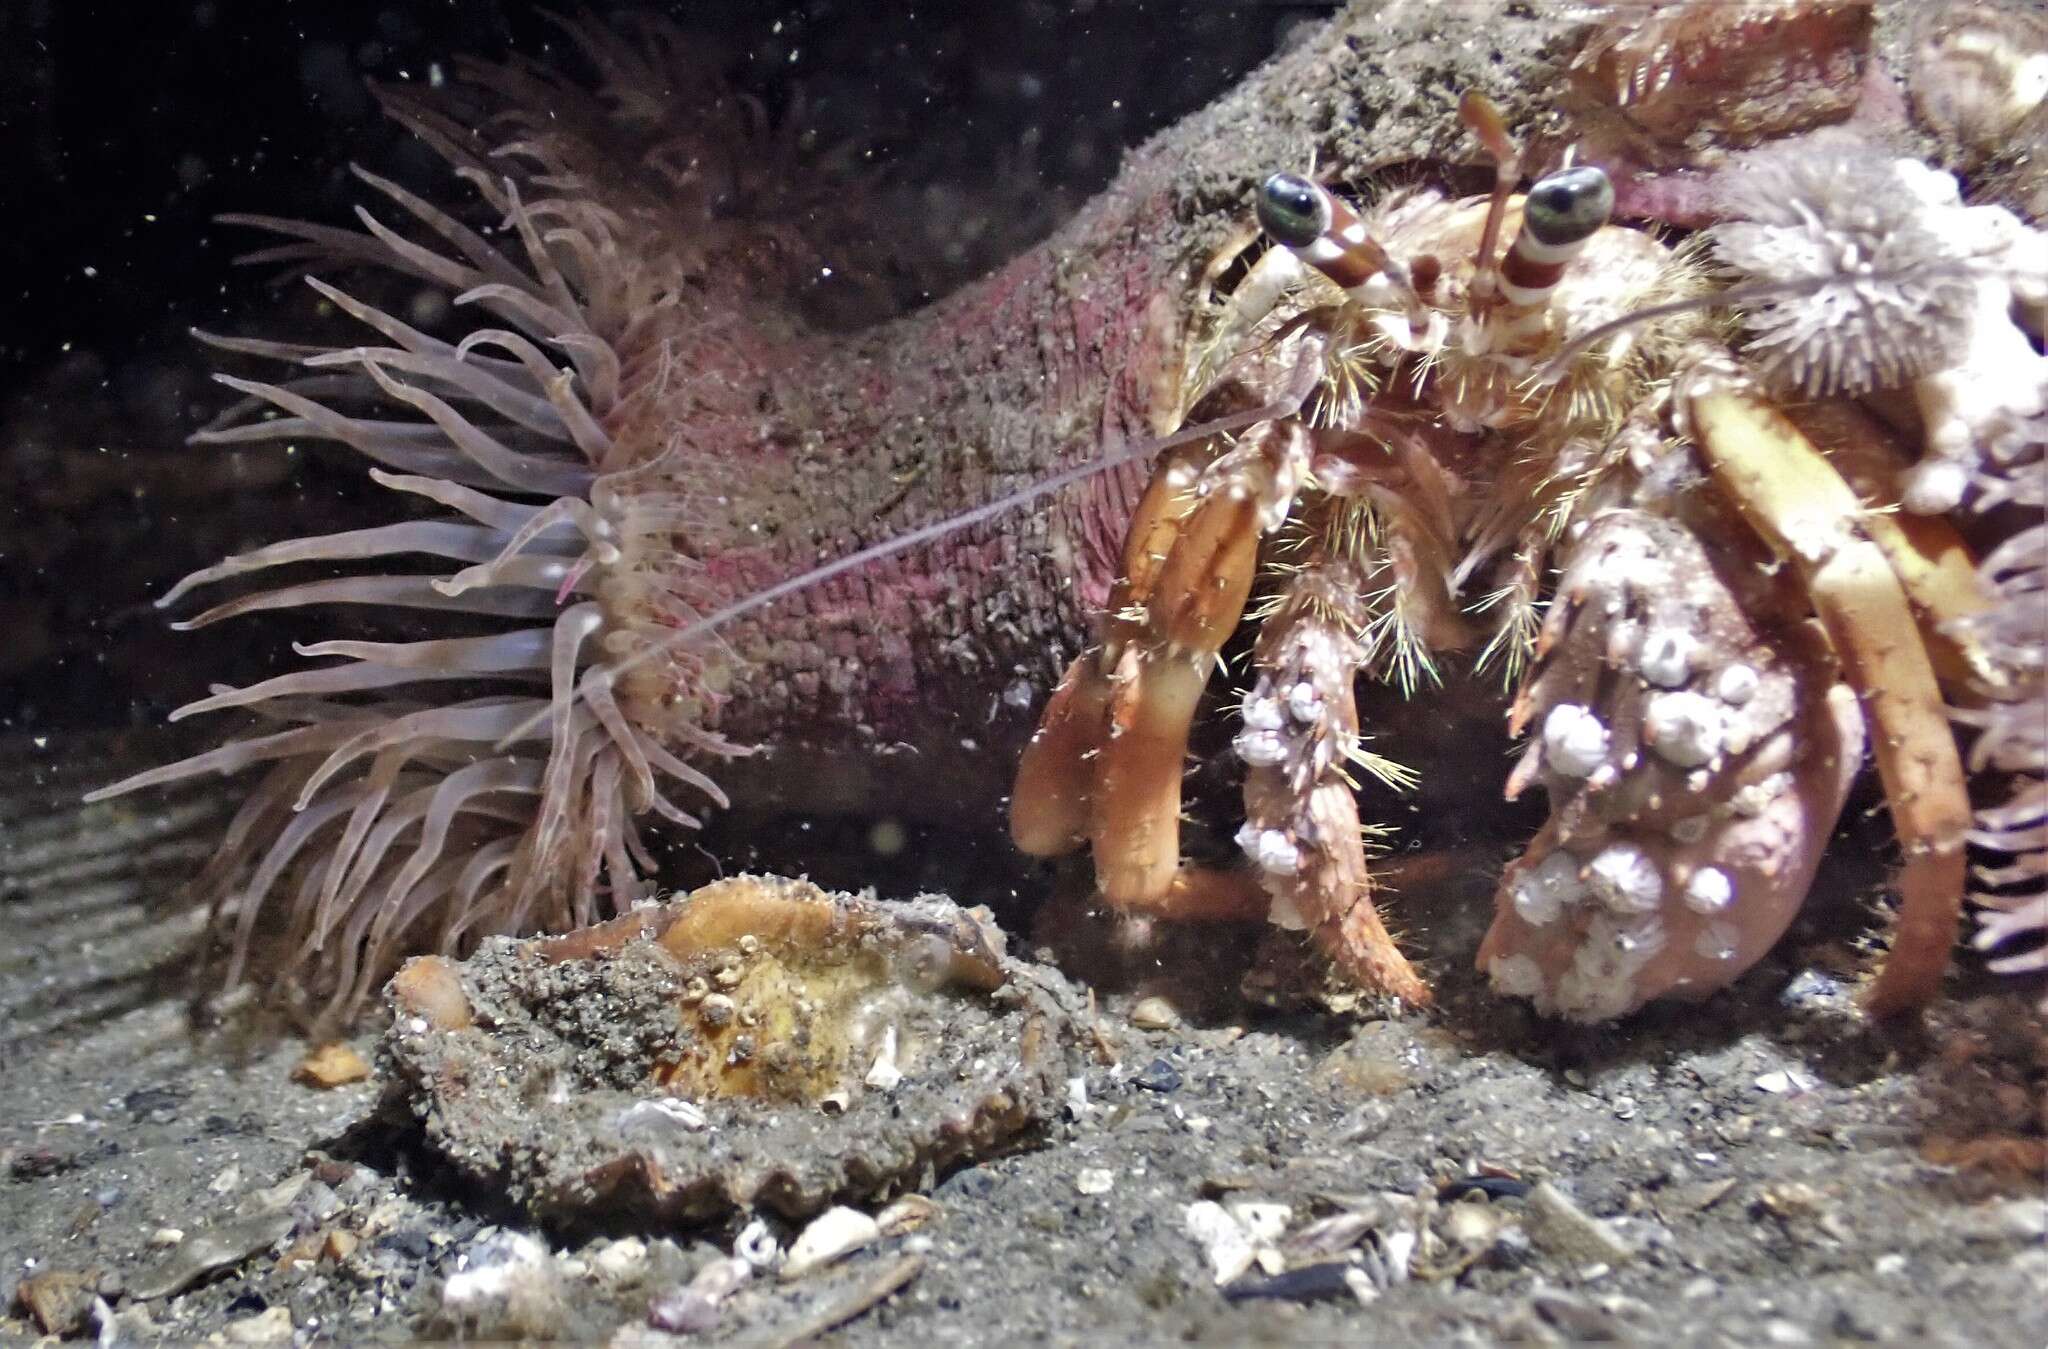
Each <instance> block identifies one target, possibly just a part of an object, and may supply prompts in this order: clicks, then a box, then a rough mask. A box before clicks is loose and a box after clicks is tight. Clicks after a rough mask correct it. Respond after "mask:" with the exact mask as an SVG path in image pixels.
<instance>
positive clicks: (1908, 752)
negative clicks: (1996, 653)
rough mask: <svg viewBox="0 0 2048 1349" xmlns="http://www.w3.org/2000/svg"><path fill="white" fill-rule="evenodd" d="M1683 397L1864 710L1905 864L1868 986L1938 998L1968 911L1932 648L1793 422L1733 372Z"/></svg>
mask: <svg viewBox="0 0 2048 1349" xmlns="http://www.w3.org/2000/svg"><path fill="white" fill-rule="evenodd" d="M1685 404H1686V407H1687V411H1688V413H1689V415H1690V418H1691V423H1692V426H1693V428H1694V431H1695V435H1696V438H1697V440H1698V442H1699V446H1700V452H1701V454H1702V456H1703V457H1704V458H1705V459H1706V461H1707V463H1708V466H1709V468H1710V469H1711V470H1712V472H1713V474H1714V477H1715V479H1716V480H1717V481H1718V482H1719V483H1720V484H1721V485H1722V487H1723V489H1724V490H1725V491H1726V492H1727V493H1728V495H1729V496H1730V497H1731V498H1732V499H1733V500H1734V502H1735V504H1736V506H1737V507H1738V509H1740V510H1741V512H1742V514H1743V516H1744V517H1745V518H1746V519H1747V520H1748V521H1749V522H1750V523H1751V524H1752V525H1753V526H1754V527H1755V528H1756V529H1757V531H1758V532H1759V533H1761V534H1762V535H1763V536H1764V537H1765V538H1766V539H1768V540H1769V541H1770V543H1771V546H1772V547H1773V548H1774V549H1775V550H1776V551H1777V552H1778V554H1779V555H1780V556H1781V557H1783V558H1785V559H1787V560H1789V561H1790V562H1792V563H1793V565H1794V566H1796V567H1797V568H1798V569H1799V571H1800V573H1801V574H1802V576H1803V577H1804V579H1805V581H1806V585H1807V588H1808V589H1809V590H1810V592H1811V593H1812V597H1813V606H1814V610H1815V612H1816V613H1818V614H1819V616H1820V619H1821V622H1822V624H1823V626H1825V628H1826V629H1827V632H1828V636H1829V638H1830V640H1831V641H1832V642H1833V643H1834V646H1835V649H1836V651H1837V653H1838V654H1839V655H1840V656H1841V659H1842V662H1843V665H1844V666H1845V667H1846V670H1847V674H1848V677H1849V680H1850V682H1851V683H1852V684H1853V685H1854V686H1855V688H1856V690H1857V693H1858V694H1859V695H1860V697H1861V698H1862V700H1863V704H1864V706H1865V708H1866V709H1867V710H1868V713H1869V716H1870V720H1871V723H1872V729H1873V731H1874V734H1873V736H1872V740H1873V742H1874V744H1875V747H1876V752H1877V766H1878V772H1879V774H1880V775H1881V776H1882V778H1883V779H1884V787H1885V797H1886V799H1887V801H1888V802H1889V803H1890V805H1891V811H1892V821H1893V824H1894V826H1895V827H1896V829H1897V831H1898V835H1899V844H1900V847H1901V850H1902V851H1903V853H1904V856H1905V861H1904V865H1903V867H1902V868H1901V871H1900V876H1899V892H1900V896H1901V904H1900V909H1899V921H1898V928H1897V931H1896V933H1895V935H1894V936H1893V939H1892V952H1891V958H1890V959H1889V960H1888V961H1887V962H1886V964H1885V967H1884V969H1883V970H1882V971H1881V972H1880V973H1879V975H1878V977H1877V981H1876V983H1875V984H1874V985H1873V986H1872V988H1871V990H1870V999H1869V1006H1870V1010H1871V1011H1872V1012H1873V1013H1875V1014H1876V1015H1879V1016H1886V1015H1893V1014H1896V1013H1901V1012H1908V1011H1912V1010H1914V1009H1916V1008H1919V1007H1922V1006H1925V1005H1926V1004H1927V1003H1928V1002H1930V1001H1932V1000H1933V998H1934V997H1935V995H1936V993H1938V992H1939V990H1940V984H1941V976H1942V972H1943V971H1944V970H1946V969H1947V968H1948V959H1949V949H1950V948H1951V947H1952V946H1954V945H1955V941H1956V922H1957V918H1958V917H1959V915H1960V914H1961V912H1962V904H1963V884H1964V857H1963V843H1964V836H1965V834H1966V833H1967V831H1968V830H1969V828H1970V803H1969V796H1968V792H1967V790H1966V788H1965V784H1964V778H1963V765H1962V760H1961V758H1960V757H1959V756H1958V754H1957V752H1956V743H1955V736H1954V733H1953V732H1952V731H1951V730H1950V728H1949V725H1948V719H1947V717H1946V716H1945V715H1944V713H1943V710H1942V695H1941V688H1940V686H1939V685H1938V683H1937V682H1936V680H1935V674H1934V667H1933V664H1932V662H1931V661H1930V660H1929V658H1928V653H1927V646H1926V644H1925V642H1924V641H1923V640H1922V639H1921V635H1920V632H1919V630H1918V629H1917V627H1916V626H1915V623H1914V619H1913V613H1912V610H1911V607H1910V606H1909V604H1908V602H1907V598H1906V594H1905V591H1904V589H1903V588H1902V587H1901V586H1900V584H1899V580H1898V577H1897V576H1896V575H1895V574H1894V572H1893V571H1892V568H1891V566H1890V564H1889V563H1888V562H1887V561H1886V559H1885V555H1884V553H1883V551H1882V550H1881V549H1880V548H1879V547H1878V546H1877V545H1876V544H1875V543H1873V542H1871V540H1870V539H1869V538H1868V537H1867V536H1866V535H1865V534H1864V533H1863V531H1862V530H1860V529H1859V528H1858V527H1857V523H1856V522H1857V518H1858V517H1859V516H1860V515H1861V514H1862V512H1863V507H1862V504H1861V503H1860V502H1859V501H1858V500H1857V499H1856V494H1855V493H1854V492H1852V491H1851V490H1850V489H1849V487H1848V484H1846V483H1844V482H1843V481H1842V479H1841V476H1840V475H1839V474H1838V473H1836V472H1835V470H1834V469H1833V467H1831V466H1830V465H1829V464H1828V462H1827V460H1826V459H1824V458H1822V457H1821V455H1820V454H1819V452H1818V451H1816V450H1815V449H1814V448H1813V445H1812V444H1811V443H1810V442H1809V441H1808V440H1807V439H1806V437H1805V436H1803V435H1801V434H1800V433H1799V430H1798V428H1797V427H1795V426H1793V425H1792V423H1791V422H1790V421H1788V420H1786V419H1785V417H1784V416H1783V415H1782V414H1780V413H1779V412H1778V411H1777V410H1776V409H1774V408H1772V407H1770V406H1768V405H1767V404H1765V403H1764V402H1763V401H1762V400H1761V399H1759V398H1758V397H1757V396H1756V395H1755V393H1754V392H1753V391H1751V390H1750V389H1749V388H1748V387H1747V386H1746V385H1745V384H1743V383H1742V382H1741V381H1740V380H1739V378H1737V377H1735V376H1733V375H1732V373H1722V372H1717V371H1711V370H1710V371H1702V372H1700V373H1699V374H1696V375H1695V376H1694V378H1693V379H1692V380H1691V381H1689V387H1688V388H1687V390H1686V392H1685Z"/></svg>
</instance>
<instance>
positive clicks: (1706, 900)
mask: <svg viewBox="0 0 2048 1349" xmlns="http://www.w3.org/2000/svg"><path fill="white" fill-rule="evenodd" d="M1734 901H1735V882H1734V881H1733V880H1732V879H1730V878H1729V875H1728V873H1727V872H1725V871H1723V870H1721V868H1719V867H1701V868H1700V869H1699V870H1697V871H1695V872H1693V873H1692V876H1691V877H1690V878H1689V879H1688V880H1687V881H1686V883H1685V907H1686V908H1688V909H1691V910H1692V911H1693V912H1694V913H1708V914H1712V913H1720V912H1722V911H1723V910H1724V909H1726V908H1727V907H1728V906H1729V905H1730V904H1732V903H1734Z"/></svg>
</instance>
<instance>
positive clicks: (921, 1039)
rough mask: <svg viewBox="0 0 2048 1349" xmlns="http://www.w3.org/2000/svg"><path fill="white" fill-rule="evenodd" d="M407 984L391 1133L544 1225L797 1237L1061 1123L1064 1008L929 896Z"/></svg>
mask: <svg viewBox="0 0 2048 1349" xmlns="http://www.w3.org/2000/svg"><path fill="white" fill-rule="evenodd" d="M421 966H429V973H428V976H427V977H423V976H422V974H421V973H419V972H418V971H419V970H420V967H421ZM407 971H408V972H410V973H411V977H410V978H405V977H404V976H403V975H402V976H401V979H400V980H394V982H393V986H392V988H391V990H390V993H389V997H390V1001H391V1005H392V1010H393V1013H394V1024H393V1026H392V1029H391V1031H390V1032H389V1033H388V1034H387V1036H386V1037H385V1042H384V1052H385V1054H386V1056H387V1060H388V1061H389V1062H390V1064H391V1066H392V1083H391V1086H390V1088H389V1091H388V1094H387V1096H386V1100H385V1109H386V1112H387V1113H389V1114H396V1115H398V1116H400V1117H405V1118H411V1119H414V1120H417V1121H419V1122H420V1123H421V1124H422V1125H423V1126H424V1128H425V1132H426V1136H427V1140H428V1142H429V1143H430V1144H431V1145H432V1146H433V1147H435V1148H436V1149H438V1150H439V1151H440V1152H442V1153H443V1154H444V1155H445V1156H446V1157H447V1158H448V1159H449V1161H450V1163H451V1164H452V1165H453V1166H454V1168H455V1169H456V1170H457V1171H458V1172H460V1173H463V1174H466V1175H467V1176H469V1177H470V1178H471V1179H472V1180H473V1181H475V1182H476V1183H478V1184H480V1185H484V1186H487V1187H489V1188H490V1189H492V1190H493V1191H494V1192H497V1193H502V1194H508V1195H509V1196H510V1197H511V1198H513V1199H514V1200H515V1201H516V1202H518V1203H520V1204H523V1205H524V1206H525V1207H526V1208H527V1209H528V1211H530V1212H531V1213H533V1214H534V1215H535V1216H537V1217H541V1218H555V1219H574V1218H578V1217H583V1216H587V1215H590V1214H593V1213H600V1212H601V1213H603V1214H604V1215H605V1216H606V1218H607V1220H611V1219H613V1218H614V1217H615V1216H616V1215H618V1214H621V1213H624V1214H627V1215H634V1216H639V1217H642V1218H647V1217H653V1218H659V1219H665V1220H672V1219H677V1218H701V1217H709V1216H713V1215H716V1214H718V1213H720V1212H723V1211H725V1210H727V1209H732V1208H747V1207H756V1206H759V1207H766V1208H770V1209H774V1210H776V1211H779V1212H781V1213H783V1214H786V1215H789V1216H803V1215H807V1214H812V1213H816V1212H818V1211H820V1210H822V1209H824V1208H826V1207H827V1206H828V1205H830V1204H832V1203H833V1202H835V1201H838V1200H846V1199H857V1198H861V1197H864V1196H867V1195H872V1194H875V1193H877V1192H880V1191H884V1190H887V1189H889V1188H892V1187H897V1188H900V1187H902V1186H903V1185H904V1184H905V1183H906V1182H907V1181H908V1180H909V1179H910V1178H912V1177H915V1176H917V1175H920V1174H923V1173H925V1172H926V1171H927V1170H929V1169H936V1170H944V1169H945V1168H947V1167H949V1166H952V1165H955V1164H957V1163H958V1162H960V1161H962V1160H965V1159H968V1158H971V1157H973V1156H976V1155H978V1154H980V1153H983V1152H986V1151H987V1150H989V1149H990V1148H993V1147H995V1146H997V1145H998V1144H1000V1143H1002V1142H1004V1141H1006V1140H1009V1139H1011V1138H1013V1137H1014V1136H1015V1135H1016V1134H1018V1133H1019V1132H1021V1131H1023V1130H1025V1129H1027V1128H1029V1127H1030V1126H1032V1125H1033V1124H1034V1123H1037V1122H1039V1121H1041V1120H1043V1119H1045V1118H1047V1117H1048V1116H1050V1115H1051V1114H1053V1113H1054V1112H1055V1111H1057V1110H1058V1109H1059V1107H1060V1105H1061V1103H1062V1101H1063V1100H1064V1092H1065V1082H1066V1080H1067V1079H1068V1078H1069V1077H1070V1076H1072V1075H1074V1073H1075V1072H1076V1066H1075V1065H1076V1061H1077V1058H1078V1050H1077V1048H1076V1046H1077V1043H1078V1038H1079V1037H1078V1032H1077V1031H1076V1029H1075V1028H1076V1025H1077V1024H1078V1019H1079V1014H1080V1012H1081V1010H1082V1004H1081V1002H1080V1000H1079V999H1078V998H1077V996H1076V995H1075V993H1074V991H1073V989H1072V988H1071V987H1070V986H1069V985H1068V984H1067V983H1066V981H1065V980H1064V979H1063V978H1061V977H1060V976H1059V975H1058V974H1057V973H1054V972H1052V971H1050V970H1047V969H1044V968H1042V967H1039V966H1035V965H1031V964H1028V963H1026V962H1022V961H1017V960H1012V959H1010V958H1008V957H1006V956H1005V955H1004V954H1003V952H1002V951H1001V949H1000V947H999V945H998V944H997V939H996V938H995V937H994V936H993V934H992V931H991V929H990V928H988V927H987V926H985V925H984V924H983V923H982V922H981V921H980V920H979V919H977V918H976V917H975V916H974V915H972V914H970V913H969V912H967V911H966V910H963V909H961V908H959V907H958V906H956V905H954V904H952V903H950V902H948V901H945V900H941V899H922V900H918V901H914V902H909V903H900V904H883V903H877V902H873V901H868V900H861V899H854V898H851V897H848V896H840V895H831V894H827V893H826V892H824V891H822V890H820V889H818V888H817V887H816V886H813V885H810V884H808V883H806V882H797V881H785V880H779V879H772V878H758V877H740V878H736V879H733V880H727V881H721V882H719V883H718V884H715V885H711V886H707V887H705V888H704V889H702V890H699V891H696V892H695V893H694V894H692V895H690V896H688V897H686V898H684V899H682V900H679V901H676V902H673V903H670V904H666V905H658V906H650V907H647V908H643V909H638V910H635V911H634V912H633V913H631V914H629V915H627V916H625V917H623V918H620V919H617V920H614V921H613V922H610V923H605V924H601V925H599V926H597V927H593V928H586V929H583V930H581V931H578V932H572V933H569V934H567V935H565V936H561V937H556V938H551V939H545V940H531V941H512V940H509V939H493V940H490V941H488V942H486V943H485V945H484V947H483V949H482V950H481V951H479V952H478V954H477V955H476V956H474V957H472V958H471V959H469V960H467V961H464V962H461V963H459V964H458V963H455V962H449V961H438V962H437V963H432V964H430V962H428V961H415V962H413V964H412V965H410V966H408V967H407ZM721 971H723V972H725V974H726V977H725V978H723V979H721V980H719V981H718V983H719V984H720V985H721V991H720V992H717V993H706V994H704V996H702V997H699V998H696V999H695V1000H694V1001H693V1000H691V999H690V998H689V997H688V996H686V993H687V990H689V989H691V988H692V987H699V988H702V987H706V986H708V984H709V982H710V981H711V980H712V978H713V976H714V975H716V974H718V973H719V972H721ZM451 981H452V982H451ZM699 981H704V982H703V983H700V982H699ZM423 988H424V989H426V990H429V992H430V994H431V997H430V998H429V999H423V998H422V997H421V990H422V989H423ZM457 1007H459V1008H461V1009H463V1010H464V1011H466V1012H467V1013H468V1014H469V1015H468V1016H467V1018H464V1017H461V1016H450V1015H448V1012H449V1011H450V1010H451V1009H454V1008H457ZM429 1012H431V1013H432V1014H431V1015H430V1014H429ZM465 1021H466V1024H464V1022H465ZM892 1046H893V1048H892ZM878 1062H886V1063H888V1064H889V1065H891V1066H892V1067H893V1068H894V1070H895V1071H896V1072H897V1073H899V1074H900V1079H899V1080H898V1081H897V1082H896V1083H895V1085H894V1086H893V1089H890V1090H887V1091H886V1092H885V1091H883V1090H881V1089H878V1088H876V1087H872V1086H870V1085H869V1084H870V1083H871V1082H873V1081H875V1076H874V1073H875V1069H876V1067H877V1065H878ZM827 1101H830V1102H832V1103H833V1104H834V1105H835V1106H843V1109H840V1110H839V1111H838V1112H837V1113H833V1112H831V1111H828V1110H826V1109H825V1108H824V1103H825V1102H827Z"/></svg>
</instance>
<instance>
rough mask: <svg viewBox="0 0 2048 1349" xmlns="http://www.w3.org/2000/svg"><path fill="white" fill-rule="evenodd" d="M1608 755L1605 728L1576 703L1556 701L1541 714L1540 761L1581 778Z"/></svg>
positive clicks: (1551, 769)
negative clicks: (1541, 739) (1543, 715)
mask: <svg viewBox="0 0 2048 1349" xmlns="http://www.w3.org/2000/svg"><path fill="white" fill-rule="evenodd" d="M1606 757H1607V728H1606V727H1605V726H1603V725H1602V724H1601V723H1600V718H1598V717H1596V716H1594V715H1593V713H1592V712H1590V711H1588V710H1587V709H1586V708H1584V707H1581V706H1580V705H1579V704H1577V703H1559V704H1558V705H1557V706H1556V707H1553V708H1551V709H1550V714H1549V715H1548V716H1546V717H1544V718H1543V762H1544V763H1546V764H1548V765H1549V767H1550V771H1551V772H1553V773H1556V774H1558V775H1559V776H1561V777H1568V778H1582V777H1585V776H1586V775H1587V774H1589V773H1591V772H1592V771H1593V770H1594V769H1596V768H1598V767H1599V766H1600V764H1601V761H1602V760H1604V759H1606Z"/></svg>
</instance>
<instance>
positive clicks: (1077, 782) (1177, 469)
mask: <svg viewBox="0 0 2048 1349" xmlns="http://www.w3.org/2000/svg"><path fill="white" fill-rule="evenodd" d="M1215 453H1216V447H1215V446H1214V444H1213V443H1211V442H1208V441H1203V442H1199V443H1197V444H1195V445H1191V446H1186V447H1183V448H1182V449H1179V450H1176V451H1174V452H1173V453H1172V454H1170V455H1169V456H1168V457H1166V458H1165V459H1163V460H1161V461H1160V464H1159V466H1158V467H1157V468H1156V469H1154V471H1153V474H1152V480H1151V481H1150V482H1149V483H1148V484H1147V485H1146V487H1145V494H1144V496H1143V497H1141V498H1140V499H1139V501H1138V507H1137V510H1136V511H1134V512H1133V513H1132V516H1131V523H1130V528H1129V530H1128V532H1127V533H1126V534H1125V536H1124V557H1123V568H1122V572H1121V575H1120V576H1119V578H1118V580H1117V582H1116V587H1115V589H1113V590H1112V591H1111V592H1110V597H1109V612H1108V619H1107V623H1106V626H1107V628H1108V631H1107V632H1106V633H1105V635H1104V636H1105V640H1104V643H1103V645H1102V647H1100V648H1099V649H1095V650H1089V651H1084V652H1082V653H1081V654H1080V655H1079V656H1077V657H1075V658H1074V661H1073V663H1072V664H1070V665H1069V666H1068V667H1067V672H1066V675H1065V676H1064V677H1063V678H1062V679H1061V680H1060V683H1059V687H1058V688H1056V689H1055V690H1054V691H1053V695H1052V698H1051V700H1050V701H1049V702H1048V703H1047V704H1046V709H1045V714H1044V715H1043V716H1042V717H1040V718H1039V723H1038V731H1037V733H1036V734H1034V735H1033V736H1032V737H1031V741H1030V743H1029V744H1027V745H1026V746H1025V747H1024V754H1023V758H1022V759H1021V760H1020V761H1019V763H1018V766H1017V779H1016V785H1015V787H1014V789H1013V790H1012V792H1011V795H1010V836H1011V838H1012V840H1013V841H1014V842H1015V843H1016V845H1017V847H1018V848H1019V849H1020V850H1021V851H1023V852H1027V853H1030V854H1031V855H1033V856H1035V857H1057V856H1060V855H1061V854H1063V853H1067V852H1071V851H1073V850H1074V849H1075V848H1078V847H1080V846H1081V845H1082V844H1083V843H1086V842H1087V841H1088V839H1089V836H1090V835H1091V834H1092V833H1093V825H1092V821H1093V819H1094V816H1095V780H1096V776H1097V773H1098V772H1099V765H1098V764H1097V763H1096V762H1095V761H1096V760H1097V759H1099V758H1100V756H1101V753H1102V746H1103V742H1104V740H1105V739H1106V738H1107V737H1108V735H1109V707H1110V702H1111V700H1112V698H1113V696H1114V694H1115V684H1114V683H1113V681H1112V675H1113V674H1114V672H1115V670H1116V668H1117V663H1118V661H1119V660H1121V659H1122V653H1123V648H1124V646H1125V645H1126V644H1127V643H1128V642H1129V641H1130V640H1131V638H1132V637H1133V636H1135V635H1136V633H1134V632H1133V631H1132V629H1131V624H1130V622H1129V621H1128V620H1127V619H1125V618H1124V617H1123V615H1125V614H1126V613H1128V612H1129V611H1130V610H1131V609H1132V608H1133V606H1134V605H1140V606H1141V605H1142V604H1143V599H1144V597H1145V596H1147V595H1149V594H1150V592H1151V590H1152V588H1153V586H1154V584H1155V583H1156V581H1157V579H1158V571H1159V567H1160V564H1161V563H1162V562H1163V561H1164V559H1165V557H1166V556H1167V554H1168V553H1170V552H1171V551H1172V549H1173V547H1174V544H1175V543H1176V542H1177V541H1178V539H1179V537H1180V527H1181V524H1182V522H1183V521H1184V519H1185V518H1186V515H1187V514H1188V512H1189V511H1190V509H1191V508H1192V505H1193V502H1192V499H1191V497H1190V495H1189V492H1188V488H1189V486H1190V485H1191V484H1192V483H1193V482H1194V481H1195V480H1196V479H1197V477H1198V476H1199V475H1200V474H1201V472H1202V470H1203V469H1204V468H1206V467H1208V465H1209V463H1210V462H1211V460H1212V459H1213V458H1214V456H1215Z"/></svg>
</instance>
